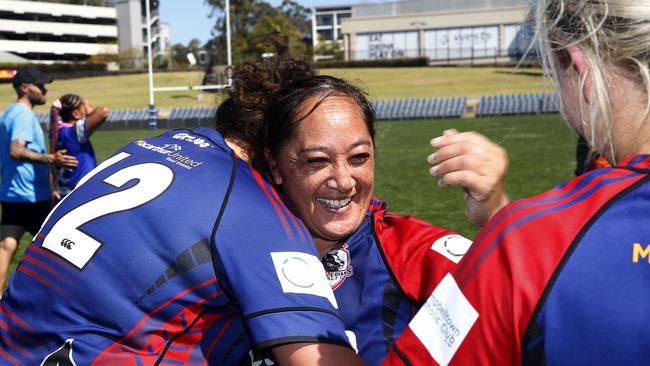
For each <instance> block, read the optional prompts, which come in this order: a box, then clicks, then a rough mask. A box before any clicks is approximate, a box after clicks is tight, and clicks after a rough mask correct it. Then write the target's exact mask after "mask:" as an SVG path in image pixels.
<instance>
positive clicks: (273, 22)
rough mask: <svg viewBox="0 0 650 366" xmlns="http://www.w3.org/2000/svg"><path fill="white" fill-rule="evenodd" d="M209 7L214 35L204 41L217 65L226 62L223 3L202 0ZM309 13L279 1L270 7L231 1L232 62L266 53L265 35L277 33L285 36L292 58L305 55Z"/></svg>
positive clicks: (287, 1) (252, 0)
mask: <svg viewBox="0 0 650 366" xmlns="http://www.w3.org/2000/svg"><path fill="white" fill-rule="evenodd" d="M206 2H207V3H208V5H210V6H212V13H211V14H210V16H211V17H213V18H215V28H214V33H215V34H217V36H216V37H215V38H214V39H213V40H212V41H210V42H208V45H206V46H209V48H210V49H211V50H212V52H213V54H216V57H217V61H218V62H219V63H225V62H226V37H225V34H226V20H225V15H224V14H223V11H224V8H225V0H206ZM310 14H311V11H310V10H309V9H308V8H306V7H303V6H301V5H300V4H298V3H296V2H294V1H291V0H283V2H282V4H281V5H280V6H278V7H273V6H271V4H269V3H268V2H266V1H263V0H231V1H230V25H231V46H232V58H233V62H234V63H240V62H242V61H246V60H251V59H256V58H258V57H259V56H260V54H261V53H263V52H266V51H267V50H266V49H265V45H264V39H265V37H266V35H268V34H270V33H272V32H274V31H278V32H282V33H283V34H285V35H287V36H288V37H289V39H290V46H291V47H292V50H293V52H294V53H295V54H296V55H304V54H305V52H309V50H308V46H307V43H306V42H305V38H306V37H308V36H309V35H310V27H311V23H310V20H309V19H310Z"/></svg>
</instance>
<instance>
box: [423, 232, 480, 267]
mask: <svg viewBox="0 0 650 366" xmlns="http://www.w3.org/2000/svg"><path fill="white" fill-rule="evenodd" d="M471 246H472V241H471V240H469V239H467V238H464V237H462V236H460V235H445V236H443V237H442V238H440V239H438V240H436V241H434V242H433V245H431V249H433V250H435V251H436V252H438V253H440V254H442V255H443V256H445V257H446V258H447V259H449V260H450V261H452V262H454V263H456V264H458V262H460V260H461V259H463V256H464V255H465V253H467V251H468V250H469V247H471Z"/></svg>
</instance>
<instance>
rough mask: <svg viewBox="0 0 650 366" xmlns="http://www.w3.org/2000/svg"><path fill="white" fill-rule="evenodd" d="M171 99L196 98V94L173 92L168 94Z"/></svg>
mask: <svg viewBox="0 0 650 366" xmlns="http://www.w3.org/2000/svg"><path fill="white" fill-rule="evenodd" d="M169 97H170V98H172V99H196V95H188V94H174V95H170V96H169Z"/></svg>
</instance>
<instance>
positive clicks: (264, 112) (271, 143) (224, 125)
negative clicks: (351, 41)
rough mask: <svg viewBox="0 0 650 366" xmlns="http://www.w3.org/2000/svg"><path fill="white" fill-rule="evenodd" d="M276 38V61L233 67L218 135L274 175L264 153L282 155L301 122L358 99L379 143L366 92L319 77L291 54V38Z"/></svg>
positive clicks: (219, 111)
mask: <svg viewBox="0 0 650 366" xmlns="http://www.w3.org/2000/svg"><path fill="white" fill-rule="evenodd" d="M270 40H271V42H270V43H271V47H272V50H274V51H275V57H274V58H273V59H272V60H270V61H257V62H246V63H244V64H242V65H240V66H235V67H233V68H232V69H231V70H230V71H231V72H232V79H233V84H232V87H231V88H230V89H229V90H228V95H229V98H228V99H226V100H225V101H224V102H223V103H222V104H221V105H220V106H219V108H218V109H217V123H216V129H217V131H219V132H220V133H221V134H222V135H223V136H224V137H225V138H230V139H235V140H236V141H237V143H238V144H239V145H240V146H241V147H242V148H243V149H245V150H246V152H247V154H248V157H249V162H250V163H251V165H252V166H253V167H255V168H256V169H257V170H259V171H260V172H262V173H268V171H269V168H268V164H267V162H266V159H265V157H264V149H265V148H268V149H269V151H270V152H271V154H273V155H276V154H277V152H278V150H279V149H280V147H281V146H282V145H283V144H284V143H285V142H286V141H287V140H288V139H289V138H291V137H292V136H293V134H294V133H295V129H296V126H297V125H298V123H299V122H300V121H302V120H303V119H304V118H305V117H307V116H309V115H310V114H311V113H313V112H314V111H315V110H316V109H317V108H318V106H320V104H321V102H322V101H323V100H325V99H326V98H327V97H329V96H344V97H349V98H350V99H352V100H353V101H354V102H355V104H356V105H357V106H358V107H359V109H360V112H361V115H362V116H363V118H364V122H365V123H366V127H367V128H368V132H369V133H370V136H371V137H372V139H373V140H374V134H375V130H374V121H375V112H374V109H373V107H372V105H371V104H370V102H369V101H368V98H367V95H366V93H365V92H364V91H362V90H361V89H359V88H357V87H356V86H354V85H352V84H351V83H349V82H347V81H345V80H343V79H339V78H336V77H333V76H325V75H317V74H316V70H315V69H314V68H313V67H312V66H311V65H310V64H309V63H308V62H306V61H305V60H300V59H296V58H294V57H293V56H292V55H291V53H290V52H289V47H288V39H287V37H286V36H284V35H282V34H280V33H275V34H273V35H272V36H271V37H270ZM316 95H318V96H319V100H318V102H317V103H316V105H315V106H314V107H313V108H312V109H311V110H310V111H309V112H308V113H307V114H306V115H304V116H297V112H298V111H299V110H300V106H301V105H302V104H303V103H305V102H306V101H307V100H309V99H310V98H312V97H313V96H316Z"/></svg>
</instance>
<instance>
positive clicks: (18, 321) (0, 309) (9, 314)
mask: <svg viewBox="0 0 650 366" xmlns="http://www.w3.org/2000/svg"><path fill="white" fill-rule="evenodd" d="M0 312H1V313H3V314H4V315H5V316H6V317H7V318H8V319H9V320H11V321H12V322H14V323H16V324H18V325H19V326H20V327H21V328H23V329H25V330H26V331H28V332H30V333H33V332H34V329H32V327H30V326H29V324H27V323H25V322H24V321H23V320H22V319H20V318H18V317H17V316H15V315H14V314H13V313H12V312H10V311H9V310H7V309H5V307H4V306H0ZM29 342H30V343H32V340H31V339H30V340H29Z"/></svg>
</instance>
